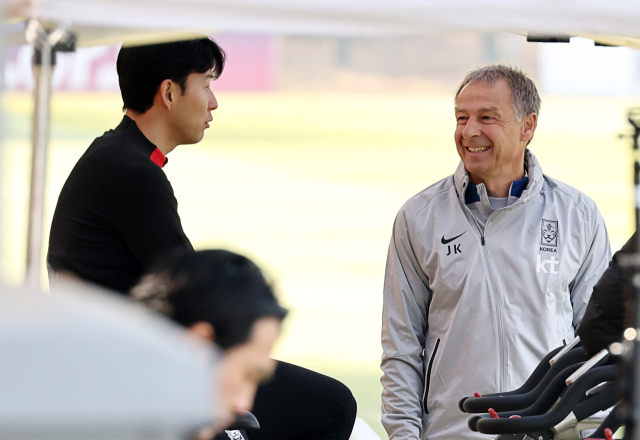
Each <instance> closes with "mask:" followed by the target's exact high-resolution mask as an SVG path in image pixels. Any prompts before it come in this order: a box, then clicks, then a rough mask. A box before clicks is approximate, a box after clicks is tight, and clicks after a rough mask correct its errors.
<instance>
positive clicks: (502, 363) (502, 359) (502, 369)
mask: <svg viewBox="0 0 640 440" xmlns="http://www.w3.org/2000/svg"><path fill="white" fill-rule="evenodd" d="M535 183H536V182H535V181H533V182H532V184H531V185H534V184H535ZM532 187H533V186H532ZM466 189H467V182H465V183H463V185H462V193H463V194H464V191H466ZM456 193H457V194H458V197H459V198H460V194H459V193H458V189H457V188H456ZM519 202H520V200H519V199H518V200H517V201H516V202H515V203H514V204H513V205H511V206H512V207H513V206H514V205H516V204H518V203H519ZM461 203H462V206H464V208H465V209H467V211H469V214H470V215H471V218H472V219H473V222H474V223H475V225H476V229H477V230H478V233H480V243H481V244H482V246H483V247H484V252H485V255H486V257H487V264H488V265H489V273H490V274H491V281H492V283H493V288H494V289H495V292H496V295H497V296H498V302H497V304H498V307H497V308H496V310H497V315H498V334H499V336H498V338H499V341H500V342H499V344H500V390H499V391H500V392H502V391H503V390H504V389H505V383H504V375H505V371H506V370H507V366H506V362H505V355H504V345H505V344H504V333H503V325H502V324H503V323H502V294H501V293H500V290H499V289H498V283H497V282H496V278H495V275H494V273H493V266H492V265H491V258H489V249H488V248H487V247H486V244H487V242H486V240H485V238H484V231H483V230H482V228H480V225H479V224H478V220H477V219H476V217H475V215H473V213H472V212H471V210H470V209H469V207H468V206H467V205H466V203H465V202H464V200H461ZM501 209H504V208H501ZM498 211H499V210H498ZM494 212H496V211H494ZM492 215H493V213H491V214H490V215H489V217H487V222H486V223H485V228H486V225H487V224H488V223H489V219H490V218H491V216H492ZM438 341H440V340H439V339H438ZM437 347H438V346H437V344H436V348H437ZM432 361H433V359H432ZM429 369H431V363H429ZM424 399H425V408H426V395H425V397H424Z"/></svg>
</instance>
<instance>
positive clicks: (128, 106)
mask: <svg viewBox="0 0 640 440" xmlns="http://www.w3.org/2000/svg"><path fill="white" fill-rule="evenodd" d="M225 57H226V55H225V52H224V51H223V50H222V49H221V48H220V47H219V46H218V45H217V44H216V42H215V41H213V40H212V39H210V38H199V39H194V40H184V41H177V42H171V43H161V44H151V45H146V46H131V47H122V49H120V52H119V53H118V60H117V71H118V81H119V84H120V92H121V94H122V100H123V102H124V106H123V109H125V110H126V112H127V115H128V116H129V117H131V118H132V119H133V120H134V121H136V122H138V119H142V118H141V117H142V116H143V115H144V116H146V117H147V119H149V118H153V120H154V121H155V122H157V123H159V124H161V125H162V127H164V128H165V130H164V131H163V133H162V137H163V140H164V138H167V139H166V141H167V143H168V144H169V145H172V147H170V148H163V146H162V145H157V146H158V148H160V149H161V150H164V149H168V150H169V151H170V150H171V149H173V148H175V146H176V145H182V144H193V143H196V142H199V141H200V140H201V139H202V137H203V136H204V130H205V129H206V128H208V127H209V122H210V121H211V120H212V117H211V111H212V110H215V109H216V108H217V107H218V103H217V101H216V98H215V96H214V94H213V92H212V90H211V87H210V83H211V81H213V80H214V79H217V78H218V77H219V76H220V74H221V73H222V70H223V69H224V63H225ZM144 122H145V121H144V120H142V123H143V124H144ZM145 134H146V133H145ZM150 140H151V141H152V142H153V141H154V140H153V139H150ZM154 143H155V142H154ZM163 153H165V154H166V153H168V151H163Z"/></svg>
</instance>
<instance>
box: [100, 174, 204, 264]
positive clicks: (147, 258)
mask: <svg viewBox="0 0 640 440" xmlns="http://www.w3.org/2000/svg"><path fill="white" fill-rule="evenodd" d="M117 187H118V190H117V191H116V196H115V199H114V200H113V203H114V204H116V205H117V206H115V207H114V213H115V223H116V227H117V228H118V231H119V232H120V234H121V235H122V237H123V238H124V240H125V242H126V243H127V246H129V248H130V249H131V252H132V253H133V254H134V255H135V257H136V259H137V260H138V261H139V262H140V264H141V265H142V266H143V267H144V268H145V270H148V269H149V267H150V265H151V264H152V263H153V261H154V260H155V259H156V258H157V257H158V256H161V255H163V254H165V253H167V252H169V251H171V250H173V249H175V248H179V247H187V248H189V249H193V247H192V246H191V243H190V242H189V239H188V238H187V236H186V235H185V233H184V231H183V229H182V224H181V222H180V217H179V216H178V202H177V200H176V198H175V196H174V194H173V188H171V184H170V183H169V181H168V180H167V178H166V176H165V175H164V172H162V170H160V169H159V168H158V169H157V170H155V169H152V168H151V169H150V168H148V167H145V168H138V169H128V170H126V172H123V173H120V176H119V179H118V182H117Z"/></svg>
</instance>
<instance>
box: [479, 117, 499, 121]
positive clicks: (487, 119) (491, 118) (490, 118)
mask: <svg viewBox="0 0 640 440" xmlns="http://www.w3.org/2000/svg"><path fill="white" fill-rule="evenodd" d="M482 119H483V120H485V121H493V120H495V119H496V118H494V117H493V116H483V117H482Z"/></svg>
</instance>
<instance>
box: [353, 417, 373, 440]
mask: <svg viewBox="0 0 640 440" xmlns="http://www.w3.org/2000/svg"><path fill="white" fill-rule="evenodd" d="M349 440H381V439H380V437H379V436H378V434H376V432H375V431H374V430H373V428H371V426H369V424H368V423H367V422H365V421H364V420H362V419H361V418H360V417H356V423H355V424H354V425H353V431H352V432H351V437H349Z"/></svg>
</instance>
